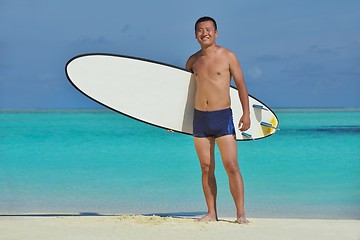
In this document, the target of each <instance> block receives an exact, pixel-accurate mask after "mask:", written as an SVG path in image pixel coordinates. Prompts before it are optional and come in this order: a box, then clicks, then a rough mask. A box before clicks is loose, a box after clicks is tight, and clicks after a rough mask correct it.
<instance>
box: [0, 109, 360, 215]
mask: <svg viewBox="0 0 360 240" xmlns="http://www.w3.org/2000/svg"><path fill="white" fill-rule="evenodd" d="M275 112H276V113H277V115H278V117H279V120H280V128H281V130H280V131H278V132H277V133H276V134H275V135H274V136H271V137H268V138H265V139H262V140H257V141H246V142H238V146H239V163H240V168H241V172H242V175H243V178H244V181H245V191H246V199H245V201H246V210H247V215H248V216H250V217H297V218H347V219H360V112H359V111H354V110H353V111H346V110H342V111H339V110H337V111H334V110H331V109H326V110H320V109H316V110H312V111H309V110H299V109H293V110H276V111H275ZM0 123H1V125H0V144H1V145H0V213H20V212H23V213H24V212H25V213H26V212H27V213H29V212H31V213H34V212H51V213H54V212H56V213H59V212H93V213H103V214H106V213H111V214H113V213H143V214H151V213H173V214H176V213H180V212H181V213H182V214H188V215H191V214H198V213H200V212H204V211H205V210H206V206H205V201H204V198H203V194H202V189H201V182H200V167H199V164H198V160H197V156H196V153H195V151H194V148H193V143H192V137H191V136H188V135H183V134H179V133H169V132H167V131H165V130H163V129H160V128H156V127H153V126H150V125H147V124H144V123H141V122H138V121H135V120H133V119H130V118H127V117H125V116H122V115H120V114H117V113H113V112H110V111H108V110H93V111H81V110H80V111H74V110H71V111H70V110H63V111H2V112H1V114H0ZM216 154H217V160H216V164H217V170H216V175H217V180H218V208H219V215H220V216H234V215H235V209H234V205H233V202H232V198H231V194H230V193H229V188H228V182H227V176H226V173H225V171H224V169H223V167H222V164H221V159H220V157H219V153H218V151H216Z"/></svg>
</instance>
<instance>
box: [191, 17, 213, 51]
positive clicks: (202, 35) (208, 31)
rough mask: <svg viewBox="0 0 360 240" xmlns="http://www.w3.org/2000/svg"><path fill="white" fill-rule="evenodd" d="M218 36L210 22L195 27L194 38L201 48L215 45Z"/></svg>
mask: <svg viewBox="0 0 360 240" xmlns="http://www.w3.org/2000/svg"><path fill="white" fill-rule="evenodd" d="M217 35H218V32H217V30H215V26H214V23H213V22H212V21H205V22H200V23H198V25H197V26H196V30H195V37H196V39H197V41H198V42H199V44H200V45H201V46H210V45H212V44H215V39H216V37H217Z"/></svg>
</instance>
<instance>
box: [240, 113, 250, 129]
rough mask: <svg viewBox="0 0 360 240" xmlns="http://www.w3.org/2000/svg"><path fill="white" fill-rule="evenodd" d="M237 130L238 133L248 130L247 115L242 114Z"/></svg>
mask: <svg viewBox="0 0 360 240" xmlns="http://www.w3.org/2000/svg"><path fill="white" fill-rule="evenodd" d="M238 128H239V130H240V131H242V132H243V131H246V130H248V129H249V128H250V115H249V114H243V115H242V117H241V118H240V121H239V125H238Z"/></svg>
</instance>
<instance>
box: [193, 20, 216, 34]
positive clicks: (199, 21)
mask: <svg viewBox="0 0 360 240" xmlns="http://www.w3.org/2000/svg"><path fill="white" fill-rule="evenodd" d="M206 21H211V22H213V23H214V27H215V30H217V24H216V21H215V19H213V18H212V17H208V16H205V17H201V18H199V19H198V20H197V21H196V23H195V31H196V27H197V25H198V24H199V23H201V22H206Z"/></svg>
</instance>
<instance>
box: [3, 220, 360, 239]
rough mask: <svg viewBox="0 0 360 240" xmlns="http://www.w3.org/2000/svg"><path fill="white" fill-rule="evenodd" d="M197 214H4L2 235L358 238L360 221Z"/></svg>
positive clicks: (109, 237)
mask: <svg viewBox="0 0 360 240" xmlns="http://www.w3.org/2000/svg"><path fill="white" fill-rule="evenodd" d="M195 218H197V216H196V217H195V216H194V217H161V216H144V215H113V216H96V215H93V216H79V215H72V216H70V214H69V215H66V216H64V215H63V216H61V215H60V214H59V215H56V214H51V213H48V214H46V215H45V214H43V215H42V216H41V215H35V214H33V215H26V216H21V215H18V216H4V215H1V216H0V231H1V233H2V238H3V239H53V240H57V239H158V240H165V239H166V240H168V239H175V240H177V239H220V238H226V239H239V238H243V239H259V240H261V239H277V240H281V239H318V240H325V239H326V240H329V239H342V240H346V239H349V240H350V239H356V240H358V239H359V238H360V220H319V219H280V218H249V220H250V223H249V224H245V225H242V224H236V223H234V221H235V218H219V221H217V222H207V223H206V222H205V223H203V222H201V223H199V222H196V221H195V220H194V219H195Z"/></svg>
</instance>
